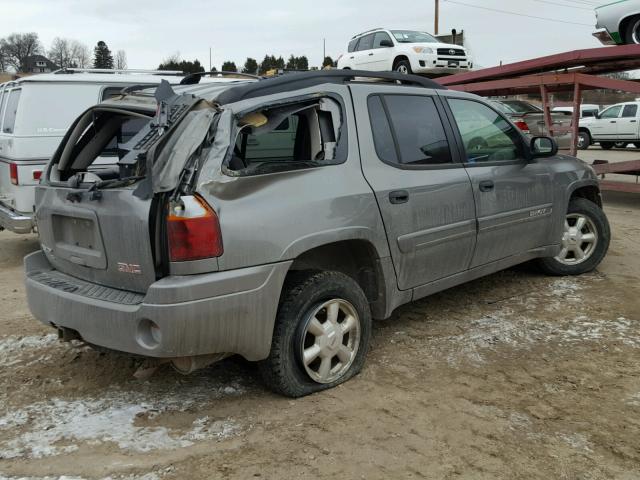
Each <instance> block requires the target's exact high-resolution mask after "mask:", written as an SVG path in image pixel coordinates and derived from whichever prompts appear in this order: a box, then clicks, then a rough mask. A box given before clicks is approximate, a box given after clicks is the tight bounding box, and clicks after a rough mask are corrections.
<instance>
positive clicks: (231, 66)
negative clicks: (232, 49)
mask: <svg viewBox="0 0 640 480" xmlns="http://www.w3.org/2000/svg"><path fill="white" fill-rule="evenodd" d="M220 70H222V71H223V72H237V71H238V67H236V64H235V62H231V61H229V60H227V61H226V62H224V63H223V64H222V67H221V68H220Z"/></svg>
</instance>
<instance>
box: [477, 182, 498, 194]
mask: <svg viewBox="0 0 640 480" xmlns="http://www.w3.org/2000/svg"><path fill="white" fill-rule="evenodd" d="M494 187H495V184H494V183H493V181H491V180H484V181H482V182H480V191H481V192H490V191H492V190H493V189H494Z"/></svg>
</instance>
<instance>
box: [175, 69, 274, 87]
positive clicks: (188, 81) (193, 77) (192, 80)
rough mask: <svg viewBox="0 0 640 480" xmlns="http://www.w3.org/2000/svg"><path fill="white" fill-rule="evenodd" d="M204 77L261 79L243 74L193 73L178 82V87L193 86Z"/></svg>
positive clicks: (260, 78) (249, 74)
mask: <svg viewBox="0 0 640 480" xmlns="http://www.w3.org/2000/svg"><path fill="white" fill-rule="evenodd" d="M205 75H211V76H212V77H246V78H252V79H254V80H262V78H263V77H259V76H258V75H253V74H251V73H243V72H226V71H225V72H195V73H190V74H188V75H187V76H186V77H184V78H183V79H182V80H181V81H180V85H194V84H196V83H200V79H201V78H202V77H204V76H205Z"/></svg>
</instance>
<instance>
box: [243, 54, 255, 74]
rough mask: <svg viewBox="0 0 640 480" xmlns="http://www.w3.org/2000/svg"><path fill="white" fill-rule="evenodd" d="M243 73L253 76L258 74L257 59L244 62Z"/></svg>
mask: <svg viewBox="0 0 640 480" xmlns="http://www.w3.org/2000/svg"><path fill="white" fill-rule="evenodd" d="M242 73H249V74H251V75H257V74H258V62H257V61H256V59H255V58H251V57H249V58H247V61H246V62H244V68H243V69H242Z"/></svg>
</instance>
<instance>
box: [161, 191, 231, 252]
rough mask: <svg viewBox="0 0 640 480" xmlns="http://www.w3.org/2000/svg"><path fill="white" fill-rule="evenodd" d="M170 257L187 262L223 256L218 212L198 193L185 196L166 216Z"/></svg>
mask: <svg viewBox="0 0 640 480" xmlns="http://www.w3.org/2000/svg"><path fill="white" fill-rule="evenodd" d="M167 235H168V237H169V259H170V260H171V261H172V262H187V261H191V260H202V259H204V258H212V257H219V256H220V255H222V252H223V249H222V233H221V232H220V221H219V220H218V215H217V214H216V212H215V211H214V210H213V209H212V208H211V207H210V206H209V205H208V204H207V202H205V201H204V200H203V199H202V198H200V197H198V196H184V197H181V198H180V202H178V203H175V204H172V206H171V207H170V209H169V214H168V215H167Z"/></svg>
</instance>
